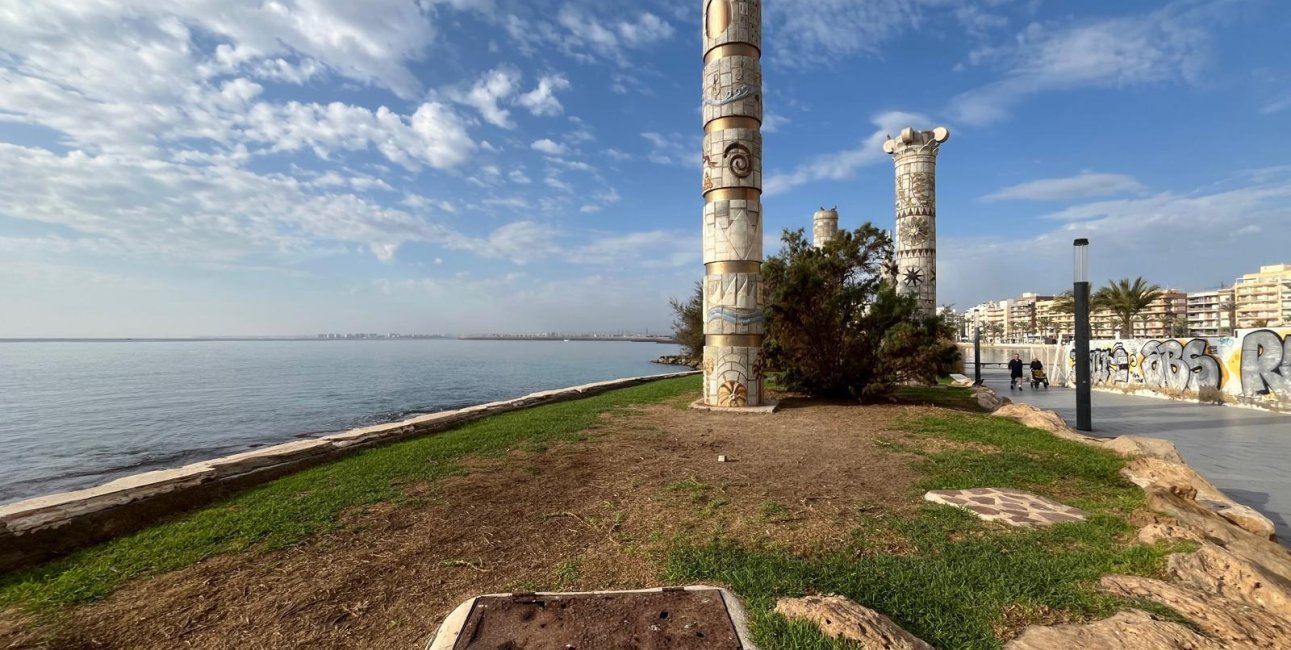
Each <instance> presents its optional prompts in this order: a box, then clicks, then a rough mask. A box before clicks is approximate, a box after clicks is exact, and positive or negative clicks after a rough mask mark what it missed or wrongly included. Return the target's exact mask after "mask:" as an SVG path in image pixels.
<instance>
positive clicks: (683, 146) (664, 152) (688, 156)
mask: <svg viewBox="0 0 1291 650" xmlns="http://www.w3.org/2000/svg"><path fill="white" fill-rule="evenodd" d="M641 137H642V138H645V141H646V142H649V143H650V152H649V153H648V154H646V160H649V161H650V162H652V163H657V164H660V165H682V166H684V167H697V166H698V165H699V159H700V154H701V151H700V150H701V149H702V148H703V142H702V140H701V138H699V137H697V136H693V135H684V136H683V135H679V134H677V133H673V134H670V135H664V134H662V133H653V132H647V133H642V134H641ZM610 157H612V158H615V159H616V160H617V159H619V158H618V156H617V155H616V154H615V152H614V151H613V150H611V152H610Z"/></svg>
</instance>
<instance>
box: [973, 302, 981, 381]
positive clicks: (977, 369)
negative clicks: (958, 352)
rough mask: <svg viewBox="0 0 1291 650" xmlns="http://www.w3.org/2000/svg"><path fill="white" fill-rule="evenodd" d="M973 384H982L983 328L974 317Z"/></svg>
mask: <svg viewBox="0 0 1291 650" xmlns="http://www.w3.org/2000/svg"><path fill="white" fill-rule="evenodd" d="M973 385H974V386H981V385H982V328H980V327H978V326H977V319H976V318H974V319H973Z"/></svg>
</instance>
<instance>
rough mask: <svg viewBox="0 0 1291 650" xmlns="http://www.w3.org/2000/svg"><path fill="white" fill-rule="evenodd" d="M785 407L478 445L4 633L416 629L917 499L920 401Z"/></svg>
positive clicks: (88, 640)
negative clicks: (887, 445)
mask: <svg viewBox="0 0 1291 650" xmlns="http://www.w3.org/2000/svg"><path fill="white" fill-rule="evenodd" d="M784 406H785V408H783V409H782V410H781V411H780V412H779V413H777V414H776V415H774V416H770V417H768V416H761V415H748V416H740V417H732V416H730V415H722V414H713V413H706V412H701V411H692V410H685V409H679V408H677V407H676V406H675V405H657V406H650V407H646V408H641V409H638V410H635V411H632V412H630V413H627V414H619V415H613V416H605V417H603V418H602V420H601V422H600V423H599V424H598V425H597V426H596V427H594V428H593V429H592V430H591V431H590V435H589V437H588V439H587V440H586V441H583V442H575V443H567V444H561V445H557V446H552V447H550V448H547V449H520V450H514V451H512V452H511V453H510V454H509V455H508V456H506V457H501V458H499V457H495V458H480V459H475V460H473V461H471V462H470V464H469V467H470V471H469V472H468V473H467V474H465V475H461V476H455V477H452V478H450V479H446V480H443V481H440V482H438V483H434V484H428V485H420V486H414V487H413V488H412V489H411V492H412V494H413V497H414V498H413V499H411V502H410V503H408V504H402V505H391V504H383V505H380V506H376V507H371V508H367V509H364V510H361V511H355V512H349V513H347V514H346V525H344V526H342V527H340V528H339V529H337V530H335V531H333V532H331V533H329V534H326V535H322V536H319V537H316V538H314V539H312V540H311V541H309V542H307V543H304V544H301V545H298V546H296V547H293V548H291V549H288V550H281V551H274V552H264V551H257V552H247V553H242V554H237V555H230V556H224V557H217V558H213V559H210V560H207V561H205V562H202V563H200V564H198V565H195V566H192V567H189V568H186V569H182V570H179V571H174V572H172V573H168V574H164V575H160V576H157V577H153V578H149V579H143V580H137V581H135V582H132V583H129V584H127V585H126V586H125V587H123V588H121V589H120V590H118V591H117V592H116V593H114V594H113V595H112V596H110V597H109V598H107V599H106V600H104V601H102V602H98V603H93V604H90V605H85V606H81V607H79V608H76V609H73V610H71V611H70V612H69V613H68V614H67V616H66V617H65V618H64V619H63V620H62V621H61V622H59V623H57V624H55V625H49V626H44V627H42V628H35V629H33V628H32V627H31V626H24V625H23V624H22V623H21V622H20V621H18V620H17V618H16V616H15V614H14V613H13V612H10V613H9V614H8V615H7V616H0V648H4V647H24V648H26V647H36V648H120V649H126V648H129V649H135V648H139V649H145V648H159V649H160V648H166V649H172V648H211V649H214V648H229V649H232V648H238V649H247V648H295V647H300V648H305V647H307V648H381V649H388V648H418V647H421V646H422V645H423V644H425V643H426V641H427V640H428V639H429V638H430V637H432V636H433V635H434V633H435V630H436V628H437V627H438V625H439V623H440V622H441V620H442V619H443V617H444V616H445V615H447V613H448V612H449V611H451V610H452V608H453V607H454V606H455V605H456V604H457V603H459V602H461V601H463V600H465V599H467V598H469V597H471V596H473V595H477V594H481V593H490V592H500V591H513V590H526V591H527V590H585V589H614V588H639V587H651V586H658V585H659V575H660V571H661V569H662V568H663V562H664V557H665V554H666V549H667V547H668V545H669V543H670V542H671V541H673V540H675V539H681V538H688V539H691V540H695V541H699V542H702V541H705V540H706V539H708V537H709V536H711V535H714V534H726V535H730V536H735V537H739V538H740V539H741V540H742V541H743V542H744V543H746V544H747V543H750V542H751V543H754V544H758V543H763V544H768V545H776V546H781V547H783V546H787V547H790V548H793V549H795V550H797V551H798V552H803V553H809V552H811V551H812V550H815V549H822V548H827V547H831V546H835V545H836V544H838V543H841V542H843V541H844V540H845V539H846V537H847V535H848V531H849V529H850V528H852V525H853V524H854V523H855V522H856V521H857V520H858V517H859V516H860V513H861V512H862V511H871V512H873V511H875V510H878V511H883V512H886V513H894V512H897V513H899V512H901V511H904V510H906V509H914V508H916V507H917V504H918V502H917V496H915V495H912V493H911V485H912V483H913V482H914V481H915V480H917V479H918V477H917V476H916V475H915V474H914V473H913V472H912V471H911V470H910V469H909V460H908V457H907V456H903V455H900V454H897V453H895V452H890V451H886V450H885V449H884V448H883V446H882V445H876V444H875V443H876V441H878V440H880V439H882V438H883V437H884V436H885V435H886V434H888V433H889V432H890V430H891V428H892V425H893V423H894V420H895V419H896V418H897V417H899V416H900V415H901V414H902V413H905V412H909V411H912V410H913V411H921V410H923V409H920V408H918V407H902V406H875V407H865V408H858V407H856V406H855V405H841V404H840V405H830V404H823V403H818V402H810V403H809V402H797V403H795V402H794V400H785V404H784ZM718 455H725V456H728V457H729V459H730V461H731V462H725V463H719V462H717V458H718ZM4 618H8V630H7V633H6V630H5V627H6V625H5V623H4V622H3V619H4ZM10 644H12V645H10Z"/></svg>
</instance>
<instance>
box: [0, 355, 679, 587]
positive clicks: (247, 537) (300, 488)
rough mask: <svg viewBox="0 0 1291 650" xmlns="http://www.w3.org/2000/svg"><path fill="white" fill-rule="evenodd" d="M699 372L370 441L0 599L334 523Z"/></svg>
mask: <svg viewBox="0 0 1291 650" xmlns="http://www.w3.org/2000/svg"><path fill="white" fill-rule="evenodd" d="M699 387H700V379H699V377H697V376H693V377H682V378H678V379H668V380H662V381H656V382H651V383H648V384H643V385H640V386H634V387H631V388H625V389H621V390H616V391H612V392H608V393H604V394H601V395H597V396H594V397H589V398H586V399H580V400H575V401H570V402H561V403H558V404H550V405H547V406H540V407H536V408H532V409H526V410H523V411H517V412H513V413H505V414H501V415H495V416H490V417H487V418H484V419H482V420H477V421H475V422H470V423H467V424H464V425H462V426H460V427H457V428H455V429H451V430H448V431H444V432H442V433H439V434H436V435H430V436H426V437H422V438H416V439H413V440H408V441H404V442H400V443H396V444H393V445H389V446H385V447H378V448H374V449H367V450H363V451H360V452H357V453H356V454H354V455H353V456H349V457H346V458H343V459H341V460H337V461H335V462H331V463H328V464H325V465H320V466H318V467H314V468H310V469H307V470H304V471H302V472H299V473H296V474H292V475H290V476H286V477H283V478H280V479H278V480H275V481H272V482H270V483H266V484H264V485H262V486H259V487H257V488H255V489H253V490H250V491H248V492H245V493H243V494H240V495H238V496H235V497H233V498H231V499H229V500H227V501H224V502H221V503H219V504H216V505H213V506H210V507H207V508H204V509H201V510H198V511H195V512H193V513H191V514H188V515H185V516H183V517H180V518H177V519H174V520H171V521H168V522H165V523H162V524H159V525H156V526H153V527H150V528H147V529H145V530H142V531H140V532H138V533H134V534H132V535H128V536H125V537H121V538H118V539H115V540H112V541H110V542H106V543H104V544H101V545H99V546H95V547H92V548H89V549H85V550H82V551H80V552H77V553H75V554H73V555H70V556H68V557H66V558H63V559H60V560H56V561H53V562H51V563H48V564H45V565H42V566H39V567H35V568H33V569H29V570H26V571H23V572H19V573H15V574H11V575H7V576H4V577H3V578H0V606H19V607H22V608H24V609H27V610H29V611H35V612H49V611H52V610H56V609H58V608H60V607H63V606H66V605H70V604H74V603H78V602H84V601H88V600H94V599H98V598H102V597H104V596H107V595H108V594H110V593H111V592H112V591H113V590H115V589H116V588H117V587H119V586H120V585H121V584H123V583H124V582H126V581H128V580H131V579H134V578H138V577H142V576H148V575H155V574H158V573H163V572H166V571H172V570H175V569H179V568H182V567H185V566H188V565H191V564H194V563H196V562H199V561H201V560H203V559H206V558H209V557H211V556H214V555H220V554H225V553H234V552H238V551H242V550H246V549H248V548H251V547H263V548H268V549H276V548H283V547H287V546H291V545H294V544H298V543H300V542H302V541H304V540H306V539H309V538H310V537H312V536H313V535H316V534H317V533H319V532H322V531H325V530H328V529H332V528H335V527H336V526H337V525H338V524H339V521H340V515H341V513H342V512H343V511H345V510H348V509H351V508H356V507H362V506H366V505H371V504H375V503H379V502H387V501H389V502H396V503H402V502H406V501H408V498H407V497H406V496H405V490H404V488H405V487H406V486H408V485H409V484H413V483H421V482H427V481H435V480H438V479H442V478H444V477H446V476H451V475H453V474H455V473H459V472H460V471H461V469H460V465H459V461H460V460H461V459H462V458H464V457H466V456H468V455H471V454H484V455H496V454H501V453H505V452H506V451H507V450H509V449H514V448H527V449H530V450H535V451H537V450H539V449H545V448H546V445H547V444H548V443H550V442H555V441H561V440H577V439H579V438H580V437H582V436H583V434H582V432H583V431H584V430H585V429H587V428H588V427H590V426H592V425H593V424H595V423H596V421H597V418H598V417H599V416H600V414H602V413H605V412H613V411H618V410H623V409H626V408H628V407H631V406H634V405H641V404H652V403H660V402H669V401H672V400H675V399H677V398H678V396H679V395H682V394H694V393H696V392H698V390H699Z"/></svg>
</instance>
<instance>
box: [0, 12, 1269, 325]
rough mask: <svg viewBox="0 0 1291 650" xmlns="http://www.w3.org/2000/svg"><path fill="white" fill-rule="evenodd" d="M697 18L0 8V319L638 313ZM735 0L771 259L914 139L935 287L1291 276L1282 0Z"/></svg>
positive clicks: (955, 294) (689, 199)
mask: <svg viewBox="0 0 1291 650" xmlns="http://www.w3.org/2000/svg"><path fill="white" fill-rule="evenodd" d="M701 7H702V2H700V1H699V0H640V1H633V2H630V3H629V2H604V1H595V0H478V1H475V0H364V2H353V1H352V0H165V1H148V0H60V1H59V2H28V1H25V0H0V337H148V336H179V337H182V336H214V335H295V334H305V335H309V334H314V333H318V332H403V333H431V332H440V333H458V334H466V333H478V332H516V333H519V332H540V331H564V332H593V331H595V332H616V331H630V332H645V331H650V332H662V331H666V330H667V329H668V327H669V323H670V321H671V314H670V312H669V309H668V299H669V298H670V297H673V296H678V297H681V296H686V295H688V294H689V292H690V290H691V286H692V285H693V283H694V281H696V280H698V279H699V278H700V277H701V276H702V274H703V266H702V259H701V249H700V230H701V224H702V217H701V214H702V205H703V200H702V196H701V194H700V178H701V177H700V168H699V165H700V160H699V149H700V142H701V138H702V125H701V124H700V115H699V106H700V89H701V88H700V87H701V82H700V72H701V52H700V13H701ZM763 11H764V37H763V38H764V45H763V70H764V80H765V86H766V87H765V102H764V103H765V106H766V111H767V116H766V121H765V123H764V140H765V145H764V155H765V158H764V168H765V169H766V174H765V187H764V190H765V194H764V197H763V205H764V208H763V210H764V215H765V219H766V222H765V231H766V242H765V249H766V252H767V254H768V255H769V254H773V253H775V252H776V250H777V248H778V241H779V234H780V232H781V231H783V230H784V229H786V228H802V227H806V228H808V230H810V221H811V215H812V213H813V212H814V211H815V210H816V209H817V208H819V207H822V206H835V205H836V206H838V210H839V213H840V216H841V220H840V221H841V223H840V225H841V226H842V227H848V228H854V227H856V226H858V225H860V224H861V223H862V222H864V221H872V222H874V223H875V224H876V225H878V226H880V227H882V228H886V229H890V228H892V227H893V221H894V218H893V178H892V176H893V170H892V161H891V158H890V157H889V156H887V155H886V154H884V153H883V151H882V142H883V140H884V139H885V137H886V135H887V134H894V133H896V132H898V131H899V130H900V129H901V128H903V127H906V126H913V127H915V128H918V129H930V128H933V127H935V126H945V127H947V128H949V130H950V132H951V138H950V140H949V141H948V142H947V143H945V144H944V145H943V146H942V148H941V154H940V158H939V162H938V183H937V190H938V219H937V223H938V247H939V251H938V266H939V269H938V278H939V293H938V300H939V302H940V303H943V304H950V305H954V306H955V307H956V308H958V309H961V310H962V309H965V308H967V307H971V306H972V305H974V304H977V303H979V302H982V301H984V300H988V299H996V298H1007V297H1011V296H1015V295H1018V294H1019V293H1021V292H1024V291H1037V292H1040V293H1052V292H1057V291H1060V290H1062V289H1063V288H1065V287H1069V286H1070V282H1071V242H1072V239H1074V238H1076V237H1087V238H1089V239H1090V242H1091V244H1090V246H1091V255H1090V260H1091V276H1092V278H1091V279H1093V280H1094V281H1095V282H1096V283H1102V282H1104V281H1105V280H1107V279H1110V278H1119V277H1127V276H1128V277H1134V276H1140V275H1141V276H1144V277H1145V278H1147V279H1148V280H1150V281H1152V282H1155V283H1158V284H1161V285H1163V286H1170V287H1175V288H1179V289H1183V290H1200V289H1205V288H1213V287H1216V286H1219V285H1220V284H1222V283H1231V282H1232V281H1233V279H1234V278H1236V277H1237V276H1239V275H1241V274H1242V273H1246V272H1250V271H1254V270H1256V269H1257V267H1258V266H1259V265H1261V264H1274V263H1280V262H1291V155H1289V154H1288V151H1287V147H1288V145H1291V50H1288V49H1287V48H1285V47H1284V45H1283V44H1282V39H1281V38H1279V37H1277V36H1276V34H1279V33H1281V32H1282V31H1285V29H1284V28H1285V27H1286V26H1288V25H1291V2H1282V1H1280V0H1176V1H1172V2H1156V3H1150V2H1124V1H1123V0H1113V1H1095V0H1089V1H1082V2H1079V3H1076V2H1058V1H1052V2H1042V1H1039V0H971V1H970V0H813V1H806V0H766V2H765V6H764V10H763Z"/></svg>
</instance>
